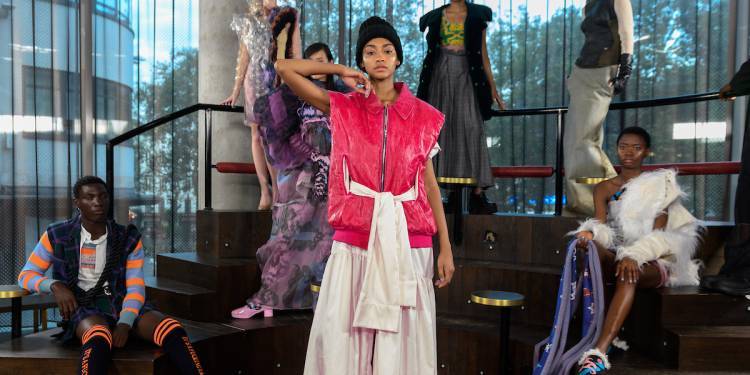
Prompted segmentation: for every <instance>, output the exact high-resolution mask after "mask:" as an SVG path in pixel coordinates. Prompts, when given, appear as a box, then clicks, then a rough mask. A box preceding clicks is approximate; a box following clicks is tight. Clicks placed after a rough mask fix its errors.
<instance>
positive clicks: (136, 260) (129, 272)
mask: <svg viewBox="0 0 750 375" xmlns="http://www.w3.org/2000/svg"><path fill="white" fill-rule="evenodd" d="M143 259H144V255H143V243H142V242H141V241H138V244H137V245H136V246H135V249H134V250H133V251H132V252H130V254H129V255H128V259H127V262H126V263H125V288H126V289H127V292H126V294H125V299H123V301H122V311H121V312H120V319H119V320H118V321H117V323H118V324H127V325H128V326H130V327H132V326H133V322H134V321H135V318H137V317H138V314H139V313H140V311H141V307H143V304H144V303H145V302H146V285H145V282H144V279H143Z"/></svg>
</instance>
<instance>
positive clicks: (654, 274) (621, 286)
mask: <svg viewBox="0 0 750 375" xmlns="http://www.w3.org/2000/svg"><path fill="white" fill-rule="evenodd" d="M612 257H613V258H614V255H612ZM602 263H603V262H602ZM602 268H604V267H602ZM610 276H613V275H612V274H610ZM660 281H661V274H660V273H659V269H658V268H657V267H656V266H654V265H652V264H648V263H647V264H646V265H644V266H643V269H642V270H641V277H640V278H639V279H638V282H637V284H631V283H629V282H627V281H625V280H624V279H619V278H618V279H617V284H616V287H615V294H614V296H613V297H612V302H611V303H610V305H609V309H608V310H607V316H606V318H605V319H604V328H603V329H602V334H601V335H600V336H599V340H598V341H597V343H596V348H597V349H599V351H601V352H602V353H606V352H607V349H608V348H609V345H610V344H611V343H612V340H614V339H615V337H616V336H617V333H618V332H619V331H620V328H621V327H622V324H623V323H624V322H625V318H627V316H628V314H629V313H630V308H631V307H632V306H633V298H634V297H635V289H636V288H655V287H656V286H658V285H659V282H660Z"/></svg>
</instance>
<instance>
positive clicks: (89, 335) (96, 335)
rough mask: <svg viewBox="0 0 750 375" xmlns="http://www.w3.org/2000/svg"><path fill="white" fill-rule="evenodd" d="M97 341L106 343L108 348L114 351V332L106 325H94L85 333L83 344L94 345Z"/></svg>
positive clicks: (82, 338) (82, 337) (82, 339)
mask: <svg viewBox="0 0 750 375" xmlns="http://www.w3.org/2000/svg"><path fill="white" fill-rule="evenodd" d="M95 340H102V341H103V342H106V344H107V346H108V347H109V348H110V349H112V332H110V330H109V327H107V326H106V325H104V324H94V325H92V326H90V327H89V328H88V329H86V330H85V331H84V332H83V335H82V336H81V344H82V345H86V344H89V343H93V342H94V341H95Z"/></svg>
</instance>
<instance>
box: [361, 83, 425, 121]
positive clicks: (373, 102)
mask: <svg viewBox="0 0 750 375" xmlns="http://www.w3.org/2000/svg"><path fill="white" fill-rule="evenodd" d="M394 86H395V88H396V91H398V98H396V101H395V102H393V104H391V105H390V106H389V108H390V109H393V110H394V111H396V113H398V116H399V117H401V119H402V120H407V119H409V118H410V117H411V114H412V112H414V105H415V104H416V98H415V97H414V95H413V94H412V93H411V91H409V87H408V86H407V85H405V84H404V83H403V82H396V83H395V84H394ZM360 95H361V94H360ZM362 97H363V98H364V101H365V107H366V108H367V110H368V111H369V112H370V113H372V114H380V112H382V111H383V108H384V106H383V104H382V103H381V102H380V99H378V96H377V95H375V93H374V92H373V93H370V96H368V97H367V98H365V97H364V96H362Z"/></svg>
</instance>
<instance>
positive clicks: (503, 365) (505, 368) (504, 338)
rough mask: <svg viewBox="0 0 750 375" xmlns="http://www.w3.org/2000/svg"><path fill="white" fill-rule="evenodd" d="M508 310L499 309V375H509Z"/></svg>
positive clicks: (505, 308) (504, 308)
mask: <svg viewBox="0 0 750 375" xmlns="http://www.w3.org/2000/svg"><path fill="white" fill-rule="evenodd" d="M509 345H510V308H508V307H501V308H500V350H501V351H502V353H501V356H500V367H498V370H499V372H500V374H501V375H505V374H510V370H511V366H510V347H509Z"/></svg>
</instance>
